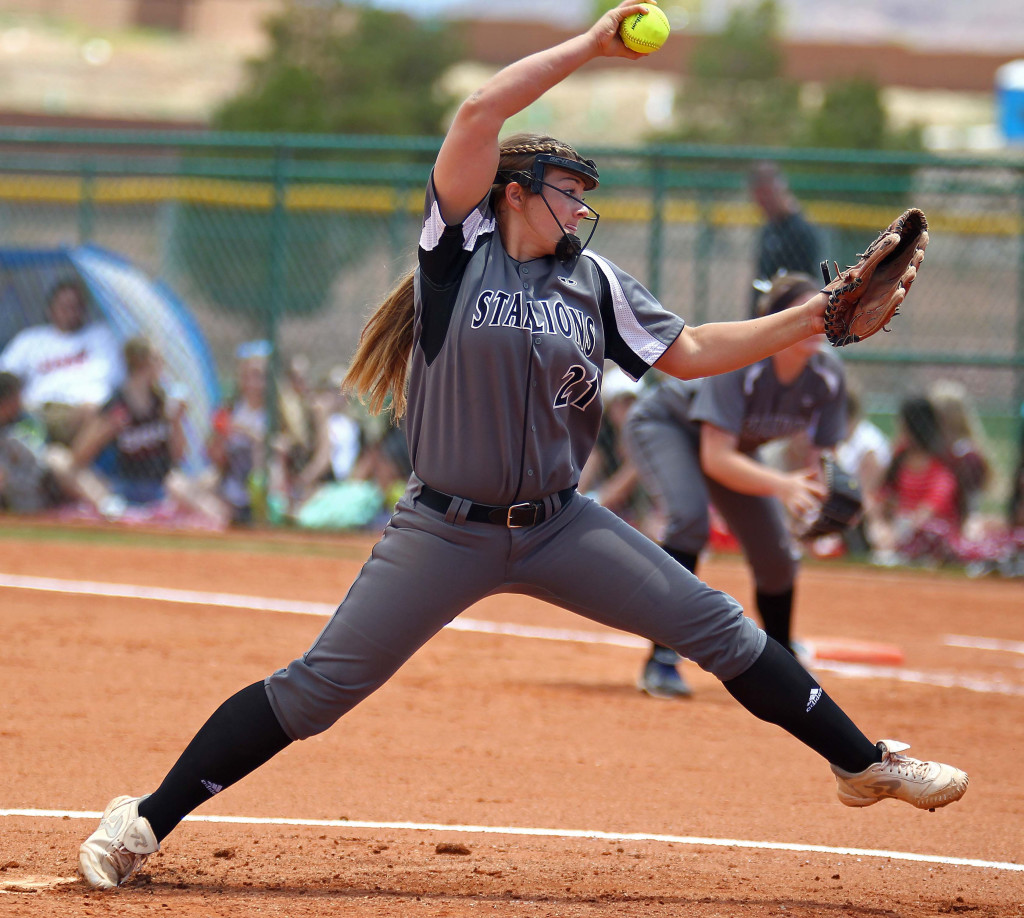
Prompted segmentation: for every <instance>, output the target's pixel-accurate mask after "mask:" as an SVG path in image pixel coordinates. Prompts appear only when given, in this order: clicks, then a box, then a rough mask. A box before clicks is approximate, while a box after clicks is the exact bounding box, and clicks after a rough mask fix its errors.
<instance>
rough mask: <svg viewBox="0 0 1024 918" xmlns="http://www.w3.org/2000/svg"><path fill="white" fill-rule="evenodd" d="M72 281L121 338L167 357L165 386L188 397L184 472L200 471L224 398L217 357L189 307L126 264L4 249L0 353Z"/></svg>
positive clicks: (88, 250) (87, 252) (56, 251)
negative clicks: (143, 342) (143, 341)
mask: <svg viewBox="0 0 1024 918" xmlns="http://www.w3.org/2000/svg"><path fill="white" fill-rule="evenodd" d="M74 278H78V279H79V280H81V281H82V283H83V284H85V286H86V288H87V289H88V290H89V293H90V294H91V296H92V300H93V303H92V305H93V307H94V312H96V311H98V315H93V316H92V318H94V319H102V320H105V321H106V322H107V323H108V324H109V325H110V327H111V328H112V329H113V330H114V332H115V334H117V336H118V337H119V338H121V340H122V341H126V340H127V339H128V338H131V337H134V336H136V335H141V336H143V337H145V338H147V339H148V340H149V341H150V343H151V344H153V346H154V347H155V348H156V349H157V351H159V353H160V355H161V356H162V357H163V360H164V377H165V379H164V384H165V386H166V387H167V388H171V387H172V386H180V387H182V388H183V390H184V391H185V393H186V394H185V398H186V402H187V406H188V408H187V412H186V415H185V432H186V435H187V438H188V454H187V456H186V469H187V470H188V471H191V472H195V471H197V470H199V469H200V468H201V467H202V466H203V465H204V464H205V461H204V458H203V456H204V449H203V445H204V443H205V442H206V438H207V435H208V434H209V431H210V419H211V417H212V413H213V410H214V408H215V407H216V405H217V402H218V399H219V388H218V384H217V372H216V367H215V365H214V361H213V356H212V354H211V353H210V348H209V346H208V344H207V342H206V338H205V337H204V335H203V333H202V330H201V329H200V328H199V326H198V325H197V324H196V321H195V319H194V318H193V316H192V314H191V313H190V312H189V310H188V308H187V307H186V306H185V305H184V303H182V302H181V300H179V299H178V297H177V296H176V295H175V294H174V292H173V291H172V290H171V289H170V288H169V287H168V286H167V285H166V284H164V283H163V282H161V281H158V280H154V279H152V278H150V277H148V276H147V275H146V274H145V273H143V272H142V271H141V270H140V269H139V268H137V267H136V266H135V265H133V264H132V263H131V262H130V261H128V259H126V258H124V257H123V256H121V255H118V254H116V253H115V252H111V251H108V250H107V249H103V248H101V247H100V246H96V245H81V246H73V247H68V246H65V247H60V248H52V249H39V248H25V249H19V248H0V348H2V347H4V346H6V344H7V342H8V341H10V339H11V338H13V337H14V335H15V334H17V333H18V332H19V331H21V329H23V328H27V327H28V326H30V325H41V324H44V323H45V322H46V321H47V319H46V297H47V295H48V293H49V291H50V290H51V289H52V288H53V286H54V285H55V284H57V283H58V282H60V281H62V280H67V279H74Z"/></svg>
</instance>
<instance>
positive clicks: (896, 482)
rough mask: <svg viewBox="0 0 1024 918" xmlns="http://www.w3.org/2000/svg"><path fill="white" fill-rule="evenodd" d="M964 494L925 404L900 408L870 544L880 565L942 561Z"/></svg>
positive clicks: (919, 399) (957, 522) (932, 414)
mask: <svg viewBox="0 0 1024 918" xmlns="http://www.w3.org/2000/svg"><path fill="white" fill-rule="evenodd" d="M963 516H964V495H963V492H962V489H961V488H960V484H959V481H958V479H957V476H956V474H955V472H954V470H953V466H952V461H951V458H950V455H949V448H948V444H947V443H946V440H945V438H944V437H943V435H942V430H941V427H940V426H939V422H938V418H937V416H936V413H935V409H934V407H933V406H932V404H931V402H930V401H928V399H926V398H923V397H913V398H908V399H907V400H906V401H904V402H903V404H902V405H901V406H900V414H899V428H898V431H897V445H896V449H895V451H894V455H893V459H892V462H891V463H890V465H889V468H888V470H887V472H886V475H885V480H884V482H883V485H882V491H881V514H880V517H881V518H880V520H878V521H877V523H878V524H879V525H878V526H877V529H878V530H879V531H877V532H876V533H875V534H874V544H875V545H877V546H878V548H879V554H880V556H881V559H882V560H886V559H891V560H894V561H900V560H913V559H920V558H924V557H933V558H936V559H937V560H945V559H946V557H948V555H949V553H950V548H951V546H950V543H951V541H952V540H955V539H956V537H957V536H958V535H959V532H960V527H961V525H962V523H963Z"/></svg>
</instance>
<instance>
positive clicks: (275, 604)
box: [0, 573, 1024, 695]
mask: <svg viewBox="0 0 1024 918" xmlns="http://www.w3.org/2000/svg"><path fill="white" fill-rule="evenodd" d="M5 587H6V588H8V589H15V590H40V591H43V592H49V593H70V594H74V595H79V596H113V597H116V598H121V599H145V600H149V601H153V602H177V603H184V604H187V605H203V606H220V607H223V608H229V609H251V610H255V611H258V612H285V613H288V614H291V615H317V616H321V617H326V616H329V615H332V614H333V613H334V610H335V608H336V606H334V605H332V604H330V603H323V602H302V601H296V600H290V599H272V598H268V597H266V596H244V595H239V594H237V593H204V592H200V591H197V590H176V589H170V588H168V587H147V586H136V585H133V584H125V583H96V582H93V581H89V580H58V579H56V578H52V577H26V576H22V575H20V574H4V573H0V588H5ZM445 627H446V628H450V629H451V630H452V631H465V632H473V633H478V634H503V635H508V636H511V637H524V638H534V639H537V640H545V641H568V642H572V643H577V644H602V645H605V646H612V647H628V648H631V649H640V648H643V649H646V648H647V647H649V646H650V645H649V643H648V642H647V641H645V640H644V639H643V638H639V637H636V636H635V635H632V634H623V633H622V632H616V631H608V632H602V631H579V630H572V629H567V628H544V627H541V626H534V625H516V624H512V623H510V622H492V621H484V620H482V619H474V618H462V617H460V618H457V619H455V621H453V622H451V623H450V624H448V625H446V626H445ZM978 640H982V639H978ZM813 665H814V668H815V669H816V670H821V671H822V672H833V673H836V674H838V675H841V676H845V677H847V678H850V679H891V680H894V681H897V682H907V683H914V684H916V685H933V686H937V687H939V688H962V689H967V690H969V691H972V692H982V693H987V694H993V695H1024V685H1018V684H1015V683H1011V682H1006V681H1004V680H1001V679H992V678H982V677H973V676H967V675H963V674H959V673H943V672H934V673H929V672H922V671H915V670H905V669H902V668H900V667H894V666H876V665H873V664H868V663H841V662H836V661H833V660H815V661H814V664H813Z"/></svg>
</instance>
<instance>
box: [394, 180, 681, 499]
mask: <svg viewBox="0 0 1024 918" xmlns="http://www.w3.org/2000/svg"><path fill="white" fill-rule="evenodd" d="M683 324H684V323H683V320H682V319H681V318H679V317H678V316H677V315H675V314H674V313H671V312H669V311H667V310H666V309H664V308H663V307H662V306H661V305H660V304H659V303H658V302H657V300H655V299H654V297H653V296H652V295H651V294H650V293H649V292H648V291H647V290H646V289H644V287H643V286H642V285H641V284H640V283H639V282H638V281H637V280H635V279H634V278H632V277H630V276H629V275H628V274H626V273H625V272H624V271H622V270H620V269H619V268H618V267H616V266H615V265H613V264H611V263H610V262H608V261H606V260H605V259H603V258H601V257H600V256H598V255H595V254H593V253H590V252H585V253H584V254H583V256H582V257H581V258H580V259H579V261H578V263H577V264H576V266H575V268H574V269H573V270H572V271H571V272H570V271H569V270H567V269H566V268H565V267H564V266H563V265H562V264H561V263H560V262H558V261H557V260H556V259H554V258H553V257H545V258H538V259H534V260H533V261H528V262H522V263H520V262H517V261H515V260H514V259H512V258H510V257H509V255H508V254H507V253H506V251H505V249H504V246H503V245H502V244H501V239H500V237H499V234H498V233H497V230H496V224H495V217H494V214H493V212H492V210H491V208H490V205H489V202H488V200H486V199H485V200H484V201H482V202H481V203H480V204H479V205H478V206H477V208H476V209H475V210H474V211H473V212H472V213H471V214H470V215H469V216H468V217H466V219H465V220H464V221H463V222H462V223H461V224H459V225H458V226H446V225H445V223H444V221H443V219H442V217H441V213H440V209H439V207H438V204H437V201H436V198H435V195H434V191H433V181H432V180H431V182H430V185H429V187H428V190H427V199H426V210H425V215H424V223H423V230H422V234H421V236H420V245H419V268H418V270H417V273H416V314H415V327H414V334H415V344H414V346H413V353H412V361H411V365H410V370H409V403H408V405H409V407H408V428H407V429H408V437H409V454H410V457H411V459H412V464H413V469H414V471H415V473H416V475H417V477H419V478H420V480H422V481H424V482H426V483H427V484H429V485H430V486H431V487H433V488H436V489H438V490H440V491H444V492H446V493H449V494H458V495H460V496H462V497H466V498H469V499H471V500H477V501H482V502H486V503H491V504H509V503H514V502H516V501H521V500H531V499H537V498H541V497H543V496H545V495H548V494H552V493H555V492H558V491H561V490H563V489H565V488H568V487H571V486H573V485H575V484H576V483H577V481H578V480H579V476H580V471H581V470H582V468H583V465H584V463H585V462H586V460H587V457H588V456H589V455H590V452H591V450H592V448H593V446H594V442H595V440H596V438H597V433H598V429H599V427H600V420H601V410H602V408H601V395H600V392H601V373H602V367H603V365H604V360H605V358H608V359H610V360H612V361H614V362H615V363H617V364H618V365H619V366H620V367H622V369H623V370H624V371H625V372H626V373H627V374H629V376H630V377H632V378H633V379H639V378H640V377H641V376H642V375H643V374H644V373H645V372H646V371H647V370H648V369H649V368H650V366H651V365H652V364H653V363H654V362H655V361H656V360H657V359H658V358H659V357H661V355H662V354H663V353H664V352H665V350H666V348H667V347H668V346H669V345H670V344H671V343H672V341H674V340H675V338H676V337H677V336H678V335H679V333H680V332H681V331H682V328H683Z"/></svg>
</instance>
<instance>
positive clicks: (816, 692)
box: [203, 686, 821, 784]
mask: <svg viewBox="0 0 1024 918" xmlns="http://www.w3.org/2000/svg"><path fill="white" fill-rule="evenodd" d="M819 698H821V689H820V688H818V687H817V686H815V687H814V688H812V689H811V694H810V697H809V698H808V699H807V710H808V711H810V709H811V708H813V707H814V706H815V705H816V704H817V703H818V699H819ZM203 783H204V784H205V783H206V782H205V781H204V782H203Z"/></svg>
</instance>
